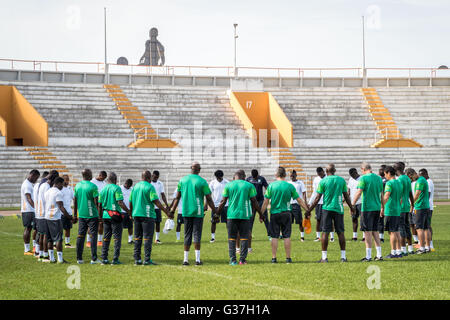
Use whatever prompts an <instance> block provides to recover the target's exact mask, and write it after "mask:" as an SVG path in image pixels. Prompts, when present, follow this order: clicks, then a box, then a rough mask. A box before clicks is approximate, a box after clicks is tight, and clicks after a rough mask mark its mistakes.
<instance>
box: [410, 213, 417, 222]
mask: <svg viewBox="0 0 450 320" xmlns="http://www.w3.org/2000/svg"><path fill="white" fill-rule="evenodd" d="M414 216H415V214H414V212H413V211H411V212H410V213H409V224H410V225H415V224H416V219H415V217H414Z"/></svg>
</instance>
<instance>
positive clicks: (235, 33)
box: [233, 23, 238, 78]
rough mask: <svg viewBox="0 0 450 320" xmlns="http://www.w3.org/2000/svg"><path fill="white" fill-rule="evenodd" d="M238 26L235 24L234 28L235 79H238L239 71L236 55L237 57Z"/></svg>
mask: <svg viewBox="0 0 450 320" xmlns="http://www.w3.org/2000/svg"><path fill="white" fill-rule="evenodd" d="M237 26H238V24H237V23H234V24H233V27H234V77H235V78H237V77H238V69H237V65H236V55H237V51H236V42H237V38H238V35H237V32H236V28H237Z"/></svg>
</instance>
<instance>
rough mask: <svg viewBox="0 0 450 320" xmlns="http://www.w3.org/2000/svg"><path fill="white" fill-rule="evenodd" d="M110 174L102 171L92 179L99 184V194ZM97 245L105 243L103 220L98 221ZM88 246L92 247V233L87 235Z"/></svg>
mask: <svg viewBox="0 0 450 320" xmlns="http://www.w3.org/2000/svg"><path fill="white" fill-rule="evenodd" d="M107 176H108V174H107V173H106V171H100V172H99V173H98V175H97V177H96V178H94V179H92V180H91V182H92V183H93V184H95V185H96V186H97V189H98V194H100V192H101V191H102V189H103V188H104V187H105V186H106V181H105V180H106V177H107ZM97 241H98V243H97V246H102V245H103V220H99V222H98V237H97ZM86 246H87V247H88V248H90V247H91V234H89V232H88V235H87V239H86Z"/></svg>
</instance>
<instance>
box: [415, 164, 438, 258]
mask: <svg viewBox="0 0 450 320" xmlns="http://www.w3.org/2000/svg"><path fill="white" fill-rule="evenodd" d="M419 175H420V176H423V177H424V178H425V179H427V182H428V194H429V198H430V215H429V219H428V225H429V226H430V233H431V240H430V250H431V251H436V250H435V249H434V246H433V229H432V228H431V218H432V215H433V206H434V201H433V198H434V183H433V180H431V179H430V176H429V175H428V170H427V169H420V170H419Z"/></svg>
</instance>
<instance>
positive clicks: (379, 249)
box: [376, 247, 382, 258]
mask: <svg viewBox="0 0 450 320" xmlns="http://www.w3.org/2000/svg"><path fill="white" fill-rule="evenodd" d="M376 249H377V257H378V258H381V257H382V254H381V247H376Z"/></svg>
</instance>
